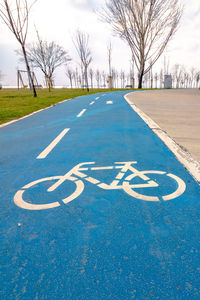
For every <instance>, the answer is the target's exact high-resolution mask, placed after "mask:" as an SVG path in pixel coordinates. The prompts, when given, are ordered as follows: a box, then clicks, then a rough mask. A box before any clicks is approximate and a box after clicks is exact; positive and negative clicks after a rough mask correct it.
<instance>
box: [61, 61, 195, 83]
mask: <svg viewBox="0 0 200 300" xmlns="http://www.w3.org/2000/svg"><path fill="white" fill-rule="evenodd" d="M110 74H111V77H112V84H113V88H126V87H130V86H131V87H136V83H137V82H136V76H135V74H134V73H133V72H132V70H130V72H128V73H127V72H125V71H123V70H121V71H120V72H118V71H117V70H114V69H112V70H111V73H106V72H105V71H100V70H99V69H97V70H93V69H92V68H90V69H89V71H88V84H89V86H90V87H91V88H94V87H95V88H96V87H97V88H105V87H107V86H108V83H109V76H110ZM166 74H170V75H171V76H172V84H173V88H198V87H199V84H200V71H199V70H195V69H194V68H191V69H190V70H189V72H188V71H187V70H186V68H185V67H184V66H181V65H174V66H173V67H172V70H171V71H170V70H168V71H166V70H165V69H164V68H163V69H161V70H160V71H159V72H153V71H152V70H150V71H149V72H148V73H146V74H145V75H144V77H143V82H142V84H143V87H145V88H163V87H164V75H166ZM66 76H67V78H68V82H69V84H70V87H71V88H81V87H83V82H84V79H83V75H82V74H81V73H80V72H79V69H78V68H75V69H72V68H71V67H70V66H68V67H67V69H66ZM133 78H134V79H135V86H133Z"/></svg>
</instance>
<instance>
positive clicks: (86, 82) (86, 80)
mask: <svg viewBox="0 0 200 300" xmlns="http://www.w3.org/2000/svg"><path fill="white" fill-rule="evenodd" d="M85 84H86V87H87V91H88V92H89V84H88V76H87V68H85Z"/></svg>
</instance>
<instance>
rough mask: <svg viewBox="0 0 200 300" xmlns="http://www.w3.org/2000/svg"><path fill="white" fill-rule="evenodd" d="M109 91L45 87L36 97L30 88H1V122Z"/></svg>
mask: <svg viewBox="0 0 200 300" xmlns="http://www.w3.org/2000/svg"><path fill="white" fill-rule="evenodd" d="M116 90H119V89H115V91H116ZM108 91H109V90H108V89H92V90H90V92H89V93H87V91H86V90H82V89H54V90H52V91H51V92H49V91H48V90H46V89H44V90H38V91H37V93H38V97H37V98H34V97H33V94H32V92H31V91H30V90H19V91H18V90H17V89H3V90H0V124H2V123H5V122H9V121H11V120H14V119H18V118H20V117H23V116H25V115H28V114H30V113H32V112H34V111H37V110H39V109H42V108H45V107H48V106H50V105H52V104H56V103H58V102H59V101H62V100H66V99H71V98H75V97H78V96H82V95H88V94H95V93H99V92H104V93H105V92H108Z"/></svg>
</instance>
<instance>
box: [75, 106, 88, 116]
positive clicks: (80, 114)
mask: <svg viewBox="0 0 200 300" xmlns="http://www.w3.org/2000/svg"><path fill="white" fill-rule="evenodd" d="M86 110H87V109H86V108H85V109H83V110H82V111H81V112H80V113H79V114H78V115H77V118H80V117H81V116H82V115H83V114H84V112H86Z"/></svg>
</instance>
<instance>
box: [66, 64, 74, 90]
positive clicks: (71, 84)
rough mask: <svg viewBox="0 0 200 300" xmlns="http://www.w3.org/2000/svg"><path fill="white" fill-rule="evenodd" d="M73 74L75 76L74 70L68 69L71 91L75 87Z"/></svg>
mask: <svg viewBox="0 0 200 300" xmlns="http://www.w3.org/2000/svg"><path fill="white" fill-rule="evenodd" d="M73 74H74V72H73V70H72V69H70V68H67V70H66V75H67V77H68V78H69V81H70V86H71V89H72V87H73V78H74V76H73Z"/></svg>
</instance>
